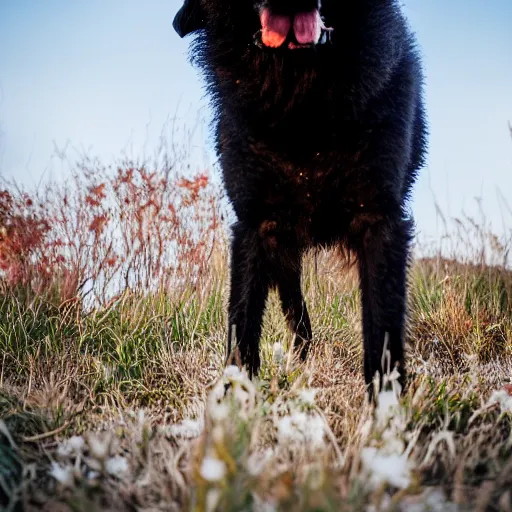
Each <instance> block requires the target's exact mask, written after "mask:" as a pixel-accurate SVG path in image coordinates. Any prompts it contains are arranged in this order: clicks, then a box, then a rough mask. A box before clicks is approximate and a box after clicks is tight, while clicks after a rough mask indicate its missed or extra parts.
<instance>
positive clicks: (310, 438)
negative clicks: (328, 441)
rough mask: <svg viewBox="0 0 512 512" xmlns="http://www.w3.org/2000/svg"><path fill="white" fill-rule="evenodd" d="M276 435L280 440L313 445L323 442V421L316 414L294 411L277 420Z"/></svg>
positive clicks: (319, 444)
mask: <svg viewBox="0 0 512 512" xmlns="http://www.w3.org/2000/svg"><path fill="white" fill-rule="evenodd" d="M277 430H278V437H279V438H280V439H281V440H285V441H292V442H304V441H305V442H307V443H310V444H311V445H313V446H321V445H323V444H324V434H325V426H324V421H323V420H322V418H321V417H320V416H318V415H317V414H315V415H310V414H306V413H305V412H295V413H293V414H292V415H290V416H283V417H282V418H279V420H278V422H277Z"/></svg>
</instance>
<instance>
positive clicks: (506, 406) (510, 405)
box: [487, 389, 512, 412]
mask: <svg viewBox="0 0 512 512" xmlns="http://www.w3.org/2000/svg"><path fill="white" fill-rule="evenodd" d="M487 404H488V405H489V406H490V405H494V404H499V406H500V409H501V412H512V396H510V394H509V393H508V392H507V391H506V390H505V389H500V390H498V391H493V392H492V394H491V396H490V398H489V401H488V402H487Z"/></svg>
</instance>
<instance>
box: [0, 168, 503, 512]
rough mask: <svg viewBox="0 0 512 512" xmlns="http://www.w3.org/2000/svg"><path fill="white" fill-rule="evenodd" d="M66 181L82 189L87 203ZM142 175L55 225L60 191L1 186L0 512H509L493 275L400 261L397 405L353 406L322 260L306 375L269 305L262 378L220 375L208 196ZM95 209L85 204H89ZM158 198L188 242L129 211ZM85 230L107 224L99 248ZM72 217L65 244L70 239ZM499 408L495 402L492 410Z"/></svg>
mask: <svg viewBox="0 0 512 512" xmlns="http://www.w3.org/2000/svg"><path fill="white" fill-rule="evenodd" d="M127 169H128V170H129V169H133V173H134V176H135V175H138V176H139V177H140V179H139V180H138V181H137V180H135V179H134V180H133V181H130V182H129V183H131V185H130V186H133V187H135V189H134V190H135V192H134V190H131V192H130V194H129V195H130V198H131V200H132V199H133V198H138V199H137V200H138V201H139V203H140V204H138V205H137V204H132V205H131V208H133V210H130V213H129V214H128V213H126V212H125V213H126V215H125V216H124V217H123V219H125V220H124V221H123V220H122V219H121V217H120V214H121V213H123V211H124V210H123V209H120V208H117V209H116V208H115V207H114V206H113V205H115V204H118V203H119V201H121V202H122V201H124V199H123V198H124V196H123V195H119V194H121V192H119V191H120V190H121V189H120V188H119V187H118V189H117V190H118V191H117V192H116V189H115V185H116V184H119V180H120V183H122V184H124V185H126V186H128V182H127V181H126V180H127V179H128V178H127V177H126V176H127V175H126V172H127ZM95 170H97V169H96V168H95ZM174 172H175V171H173V173H174ZM137 173H138V174H137ZM84 176H86V177H87V179H88V180H93V181H92V182H91V181H87V182H86V185H85V188H84V185H83V181H82V180H83V179H85V178H84ZM109 176H110V177H109ZM156 176H157V175H156V174H152V172H150V171H148V170H147V168H146V167H141V166H139V167H137V166H135V165H132V164H130V165H129V166H128V167H123V166H121V167H120V170H116V172H115V173H114V174H110V175H109V174H108V173H104V174H101V173H96V174H95V173H90V172H87V173H85V174H80V172H78V174H77V175H76V176H75V182H74V187H75V188H72V187H71V186H70V187H71V188H70V189H66V190H68V195H67V196H66V197H68V198H69V197H73V198H74V200H73V201H74V203H72V207H70V209H69V210H66V209H65V208H64V209H62V208H61V209H60V210H59V213H58V215H57V214H55V215H56V216H55V217H54V216H52V218H51V219H49V218H48V215H50V214H49V213H48V212H54V213H55V211H56V210H55V208H56V206H57V205H60V206H62V204H64V203H63V202H62V201H61V200H62V196H61V195H59V194H62V193H64V189H62V190H53V191H52V193H51V194H49V195H48V196H47V197H46V198H45V201H46V202H44V201H41V202H37V201H36V200H35V199H32V198H31V197H29V196H27V195H23V193H18V192H16V191H15V190H13V189H11V190H9V191H7V192H8V196H7V195H6V194H4V195H3V196H2V197H3V199H4V203H3V209H2V208H0V217H1V220H2V224H3V226H4V231H3V232H2V238H1V239H0V263H1V264H2V271H3V274H2V279H1V285H2V291H1V295H0V357H1V358H2V366H1V372H0V503H1V504H2V506H4V508H5V510H36V509H37V510H44V511H71V510H79V511H90V510H98V511H132V510H140V511H148V512H149V511H157V510H162V511H164V510H165V511H169V510H170V511H173V510H176V511H178V510H180V511H181V510H191V511H192V510H193V511H213V510H218V511H223V512H224V511H242V510H245V511H249V510H261V511H270V510H280V511H281V510H283V511H339V510H347V511H349V510H350V511H359V510H361V511H363V510H364V511H369V510H407V511H419V510H482V511H483V510H504V511H506V510H511V504H510V500H511V496H510V491H509V490H508V489H509V488H510V484H511V483H512V482H511V476H510V475H511V474H512V472H511V471H510V469H511V465H512V458H511V456H512V447H511V443H510V439H511V438H510V433H511V423H510V420H511V416H510V414H511V411H512V408H511V403H510V402H512V398H510V399H509V393H511V392H512V391H511V388H509V387H507V386H506V385H507V383H508V382H509V380H510V377H511V375H512V372H511V369H512V357H511V347H512V344H511V333H512V314H511V313H512V305H511V297H512V295H511V293H512V274H511V273H510V271H508V270H506V268H505V266H504V265H500V266H495V267H491V266H488V265H487V264H485V261H484V259H482V257H481V256H482V255H481V254H480V260H477V263H478V264H475V263H474V262H473V264H468V263H465V262H460V261H455V260H451V259H446V258H441V257H430V258H427V259H418V260H417V261H416V262H415V264H414V265H413V268H412V269H411V276H410V277H411V281H410V282H411V291H410V301H409V302H410V323H409V324H410V325H409V333H408V343H407V353H408V366H409V368H408V370H409V376H410V379H409V385H408V387H407V389H406V390H405V391H404V393H403V394H402V396H401V398H400V402H399V405H396V404H395V398H394V397H395V395H394V394H393V391H387V392H385V393H383V394H382V395H381V402H380V404H379V407H378V408H377V410H376V411H373V410H371V409H370V407H369V406H368V405H367V404H366V402H365V395H364V389H363V379H362V371H361V356H362V351H361V331H360V316H359V315H360V311H359V292H358V288H357V279H356V277H357V276H356V275H355V274H354V272H353V271H345V270H344V269H343V267H342V265H341V264H340V262H339V261H338V260H336V258H335V256H334V255H333V254H330V253H320V254H319V255H318V257H317V259H316V261H315V259H314V258H313V256H311V257H308V259H307V261H306V272H305V274H304V283H303V284H304V289H305V292H306V298H307V301H308V304H309V306H310V309H311V317H312V322H313V329H314V332H315V340H314V348H313V350H312V354H311V357H310V358H309V360H308V361H307V363H306V364H305V365H303V366H300V365H298V364H297V363H296V361H294V360H293V358H292V357H291V353H290V352H289V350H288V349H289V347H290V346H291V341H292V339H291V335H290V334H289V332H288V331H287V329H286V326H285V322H284V319H283V318H282V316H281V313H280V308H279V305H278V303H277V297H276V296H275V295H271V297H270V299H269V304H268V306H269V307H268V310H267V314H266V317H265V325H264V333H263V342H262V352H263V367H262V371H261V374H260V378H259V379H257V380H256V381H254V382H249V381H248V380H247V379H246V378H245V376H244V375H243V374H237V373H236V372H233V371H232V370H230V371H228V373H227V375H224V376H223V372H222V361H223V356H224V339H225V311H226V308H225V301H226V292H227V287H226V283H227V281H226V279H227V278H226V276H227V263H228V262H227V257H226V251H225V244H224V238H223V236H222V232H221V227H222V226H219V225H217V224H216V221H215V219H217V218H220V214H219V210H218V209H217V206H216V204H217V203H216V201H217V200H218V196H217V195H216V194H217V193H216V192H215V190H213V189H209V188H208V180H207V178H205V177H204V176H203V175H202V174H199V175H198V176H196V177H195V178H194V176H188V177H187V178H186V179H187V180H188V181H186V180H185V181H184V178H183V176H174V175H173V174H172V173H168V174H167V178H166V182H165V183H164V182H162V181H161V180H158V179H157V177H156ZM173 176H174V178H173ZM94 180H96V181H94ZM98 180H99V181H98ZM109 180H111V181H109ZM116 180H118V181H116ZM102 183H106V185H105V186H104V187H103V188H101V187H100V189H98V188H95V187H98V186H99V185H101V184H102ZM169 183H173V184H174V185H173V186H172V187H170V185H169ZM81 187H82V188H81ZM168 187H170V188H168ZM108 190H110V191H111V194H114V195H108V194H107V191H108ZM72 191H74V192H72ZM91 191H96V192H97V193H96V195H95V196H94V197H93V199H94V198H96V199H98V201H99V202H100V204H99V205H96V206H92V205H91V204H89V203H90V202H91V200H90V198H91V197H92V196H91V193H92V192H91ZM71 192H72V193H71ZM103 194H105V197H103ZM116 194H117V195H116ZM165 194H167V195H165ZM52 198H53V199H52ZM87 198H89V199H87ZM100 200H101V201H100ZM102 201H104V204H103V203H102ZM116 201H117V203H116ZM176 201H178V202H179V201H188V202H187V203H186V205H185V206H183V205H182V207H183V208H192V209H193V210H194V211H195V212H196V213H197V218H196V221H197V222H196V224H195V227H191V226H189V225H187V224H186V223H185V221H184V220H180V219H179V218H178V213H179V212H177V214H176V215H177V217H176V218H173V219H170V220H169V222H167V224H166V223H165V222H163V223H162V219H161V218H160V216H159V215H156V216H155V215H145V214H144V211H146V208H148V206H147V204H151V205H152V206H151V208H154V209H155V211H157V212H162V211H164V210H165V211H169V208H168V203H169V204H173V202H176ZM148 202H149V203H148ZM35 204H37V205H41V206H38V208H46V210H45V211H46V212H47V215H46V217H45V218H46V220H47V221H48V223H41V222H40V221H41V218H43V215H42V210H40V209H39V210H38V209H34V207H33V205H35ZM84 204H89V206H91V208H89V209H87V208H84ZM179 204H182V203H179ZM73 205H74V206H73ZM155 205H156V206H155ZM141 206H143V208H142V210H141V211H138V208H139V207H141ZM94 208H96V209H102V208H103V209H102V210H101V212H103V213H99V210H98V211H97V210H94ZM171 210H172V209H171ZM137 212H138V213H137ZM52 215H53V214H52ZM102 215H105V216H107V217H108V223H107V224H105V225H104V226H103V227H101V230H100V231H99V232H97V230H98V229H100V228H99V227H98V224H97V223H96V224H94V225H92V224H93V223H94V219H96V218H97V217H98V216H100V217H101V216H102ZM116 215H117V217H116ZM81 216H82V217H81ZM87 216H89V217H87ZM91 216H92V217H91ZM218 216H219V217H218ZM55 218H58V219H60V220H59V221H58V222H55ZM27 219H28V225H27V229H28V230H29V232H28V234H27V237H26V238H24V239H23V240H21V239H20V238H19V233H20V229H21V228H22V227H23V226H24V225H25V224H26V223H27ZM77 220H80V222H79V224H77V225H78V226H82V227H81V228H79V229H78V230H77V229H75V230H73V229H71V227H72V226H73V222H76V221H77ZM52 221H54V222H52ZM123 222H126V225H125V224H123ZM24 223H25V224H24ZM153 223H156V224H158V227H156V226H154V225H153ZM66 226H67V228H66V229H67V230H68V231H67V232H68V236H67V238H66V236H65V233H66V229H64V228H65V227H66ZM84 226H85V227H84ZM109 226H111V227H109ZM80 229H82V230H85V231H86V233H81V232H80ZM157 229H160V230H161V231H157ZM59 230H60V231H59ZM57 231H58V232H59V233H60V236H59V237H57V236H56V233H57ZM206 235H208V236H206ZM16 237H18V238H16ZM123 237H124V238H123ZM130 237H131V238H130ZM155 237H156V238H155ZM155 239H156V240H157V241H158V240H163V241H166V243H169V244H170V245H171V246H173V247H175V250H176V251H177V252H176V253H175V254H173V255H171V256H172V257H171V256H169V254H168V253H166V252H165V250H164V249H162V246H161V245H160V244H159V243H156V244H155ZM144 240H146V241H148V244H149V245H144V243H142V242H143V241H144ZM184 241H185V242H184ZM205 241H207V242H208V243H206V242H205ZM213 241H215V244H212V242H213ZM22 242H23V243H22ZM203 242H204V243H203ZM183 243H185V248H181V249H180V247H181V245H182V244H183ZM80 244H82V245H80ZM95 244H96V245H95ZM119 244H121V245H119ZM122 244H125V245H122ZM119 247H121V248H122V247H124V248H125V249H119ZM127 247H132V248H133V251H132V252H130V253H129V254H127V255H126V257H123V256H124V255H123V252H122V251H123V250H124V251H125V252H126V248H127ZM498 249H499V250H500V251H502V252H503V254H505V253H506V252H507V250H506V247H499V248H498ZM498 249H496V250H498ZM73 251H75V252H73ZM180 251H182V252H180ZM113 254H115V258H114V256H113ZM59 255H60V256H62V257H61V258H59V257H58V256H59ZM112 258H113V259H112ZM166 258H170V259H169V261H167V262H166V263H165V261H164V260H165V259H166ZM114 260H115V262H114ZM47 266H49V267H48V268H50V269H51V271H50V272H48V269H47ZM127 268H129V269H130V272H131V273H132V274H131V277H130V283H129V286H127V283H126V279H125V276H126V269H127ZM91 275H94V276H95V279H93V280H92V288H91V289H92V291H91V292H90V293H89V294H86V293H84V288H83V287H82V286H81V284H82V283H83V281H84V280H85V279H88V278H89V277H90V276H91ZM155 283H156V285H155ZM93 294H94V300H93V301H91V300H90V298H91V296H92V295H93ZM392 377H393V375H391V376H390V378H391V381H390V385H391V386H392V385H393V378H392ZM311 390H313V391H311ZM495 390H502V391H501V395H495V398H496V397H497V398H499V399H500V400H501V403H498V404H490V403H489V398H490V397H491V395H492V393H493V392H494V391H495ZM390 403H391V404H392V405H393V404H395V405H396V406H395V408H394V409H393V413H392V414H388V412H389V411H388V409H387V407H386V404H390ZM397 403H398V402H397ZM70 440H71V442H70ZM429 503H430V505H428V504H429ZM427 506H430V507H431V508H430V509H429V508H427ZM435 507H437V508H435Z"/></svg>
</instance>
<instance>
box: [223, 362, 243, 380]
mask: <svg viewBox="0 0 512 512" xmlns="http://www.w3.org/2000/svg"><path fill="white" fill-rule="evenodd" d="M223 375H224V377H225V378H226V379H229V380H231V381H242V380H245V378H246V377H245V375H244V374H243V373H242V370H240V368H238V366H236V365H234V364H232V365H229V366H226V368H225V369H224V374H223Z"/></svg>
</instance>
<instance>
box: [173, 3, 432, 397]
mask: <svg viewBox="0 0 512 512" xmlns="http://www.w3.org/2000/svg"><path fill="white" fill-rule="evenodd" d="M318 1H319V0H264V1H263V2H261V1H257V2H254V0H185V3H184V5H183V7H182V8H181V9H180V11H179V12H178V13H177V15H176V18H175V20H174V27H175V29H176V31H177V32H178V34H179V35H180V36H181V37H183V36H185V35H187V34H189V33H194V34H195V35H196V37H195V42H194V44H193V46H192V56H193V58H194V59H195V62H197V63H198V64H199V66H200V67H201V69H202V70H203V72H204V74H205V76H206V79H207V84H208V92H209V93H210V95H211V98H212V100H213V106H214V108H215V112H216V117H215V126H216V143H217V151H218V155H219V157H220V163H221V166H222V170H223V178H224V184H225V187H226V190H227V193H228V196H229V199H230V201H231V203H232V205H233V208H234V211H235V213H236V216H237V219H238V220H237V222H236V224H235V225H234V226H233V239H232V248H231V251H232V252H231V256H232V261H231V291H230V301H229V329H228V331H229V332H228V355H229V354H230V352H231V349H232V348H233V347H231V340H232V339H233V334H235V335H236V336H235V338H234V339H236V344H237V346H238V348H239V351H240V356H241V361H242V363H243V364H244V365H247V367H248V369H249V371H250V373H251V374H253V373H255V372H256V371H257V370H258V368H259V365H260V356H259V347H258V345H259V338H260V335H261V323H262V316H263V312H264V307H265V302H266V298H267V294H268V291H269V289H270V288H272V287H276V288H277V290H278V292H279V294H280V298H281V301H282V307H283V312H284V314H285V315H286V318H287V320H288V322H289V325H290V327H291V329H293V331H294V332H295V333H296V334H297V337H296V339H297V343H298V344H299V345H300V346H301V355H302V356H303V357H305V356H306V353H307V348H308V345H309V342H310V340H311V337H312V333H311V325H310V319H309V315H308V311H307V308H306V304H305V302H304V299H303V295H302V292H301V286H300V272H301V257H302V255H303V253H304V251H305V250H307V249H308V248H310V247H319V246H331V247H332V246H338V247H340V246H342V247H344V248H345V250H348V251H350V252H351V253H353V254H354V255H355V256H356V259H357V263H358V269H359V275H360V286H361V295H362V317H363V334H364V373H365V379H366V383H367V384H370V383H371V381H372V379H373V377H374V375H375V373H376V372H379V373H380V374H381V358H382V355H383V348H384V343H385V338H386V337H387V339H388V350H389V351H390V354H391V364H392V365H395V364H396V365H398V366H399V371H400V372H401V374H402V378H403V375H404V367H403V366H404V354H403V338H404V320H405V316H406V315H405V295H406V279H407V276H406V270H407V264H408V259H409V247H410V241H411V236H412V229H413V222H412V217H411V215H410V213H409V212H408V210H407V201H408V199H409V195H410V192H411V187H412V185H413V183H414V181H415V178H416V176H417V172H418V170H419V169H420V168H421V167H422V165H423V163H424V158H425V151H426V126H425V115H424V108H423V102H422V70H421V63H420V59H419V57H418V53H417V50H416V48H415V40H414V36H413V35H412V34H411V32H410V31H409V29H408V27H407V24H406V22H405V20H404V18H403V15H402V14H401V12H400V9H399V7H398V2H397V1H396V0H344V1H342V0H323V1H322V5H321V6H320V5H319V3H318ZM262 5H263V6H266V7H268V8H270V9H273V10H279V12H286V13H290V14H291V15H293V14H294V13H297V12H304V11H310V10H312V9H315V8H319V9H320V13H321V16H322V18H323V20H324V23H325V26H327V27H331V28H332V29H333V30H332V32H330V34H329V36H330V40H329V41H328V42H327V43H326V44H322V45H316V46H314V47H310V48H299V49H295V50H290V49H288V48H286V49H285V48H277V49H270V48H266V47H262V45H258V44H255V42H254V35H255V34H257V32H258V30H260V29H261V25H260V19H259V16H258V10H259V9H260V8H261V7H262ZM233 330H234V331H233ZM370 388H371V386H370ZM370 393H371V390H370Z"/></svg>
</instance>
